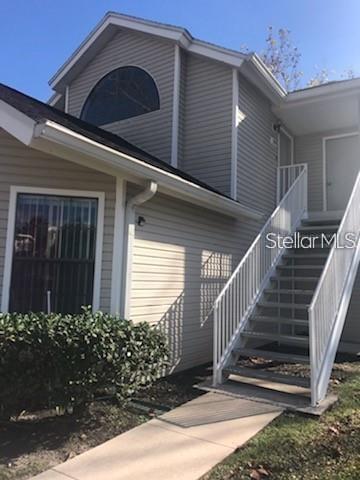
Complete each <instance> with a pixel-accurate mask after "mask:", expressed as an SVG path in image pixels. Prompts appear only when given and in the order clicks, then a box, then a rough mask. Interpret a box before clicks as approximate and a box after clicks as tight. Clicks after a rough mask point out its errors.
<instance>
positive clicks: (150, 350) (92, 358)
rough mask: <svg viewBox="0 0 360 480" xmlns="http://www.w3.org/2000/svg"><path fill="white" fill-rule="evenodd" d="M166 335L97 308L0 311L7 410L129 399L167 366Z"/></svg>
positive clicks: (1, 398)
mask: <svg viewBox="0 0 360 480" xmlns="http://www.w3.org/2000/svg"><path fill="white" fill-rule="evenodd" d="M167 353H168V351H167V346H166V341H165V338H164V337H163V335H162V334H161V333H160V332H158V331H157V330H155V329H154V328H153V327H151V326H150V325H149V324H147V323H137V324H134V323H133V322H131V321H128V320H123V319H120V318H117V317H114V316H111V315H108V314H105V313H102V312H97V313H92V312H91V309H90V308H89V307H87V308H84V309H83V311H82V313H81V314H76V315H61V314H55V313H54V314H49V315H47V314H44V313H37V314H35V313H29V314H23V315H20V314H0V413H1V414H2V416H6V417H8V416H9V415H14V414H18V413H19V412H21V411H22V410H27V411H31V410H33V409H37V408H44V407H56V406H61V407H63V408H68V407H69V406H72V407H73V406H76V405H79V404H83V403H84V402H86V401H89V400H92V399H93V398H94V396H95V395H96V394H97V393H98V392H104V391H106V392H109V391H111V392H113V393H115V394H116V395H117V397H118V398H119V399H126V398H128V397H130V396H131V395H132V394H133V393H134V392H136V391H137V390H139V389H140V388H142V387H144V386H146V385H149V384H151V383H152V382H153V381H154V380H155V379H157V378H158V377H159V375H160V374H161V373H162V371H163V370H164V368H165V366H166V360H167Z"/></svg>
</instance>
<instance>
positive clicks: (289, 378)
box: [223, 365, 310, 388]
mask: <svg viewBox="0 0 360 480" xmlns="http://www.w3.org/2000/svg"><path fill="white" fill-rule="evenodd" d="M223 371H224V373H226V374H229V375H238V376H239V377H249V378H258V379H260V380H267V381H269V382H274V383H284V384H285V385H297V386H298V387H304V388H309V387H310V379H309V378H304V377H296V376H294V375H284V374H281V373H277V372H271V371H269V370H261V369H259V368H245V367H240V366H239V365H231V366H229V367H226V368H224V370H223Z"/></svg>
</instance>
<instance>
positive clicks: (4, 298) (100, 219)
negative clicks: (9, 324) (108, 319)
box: [1, 185, 105, 313]
mask: <svg viewBox="0 0 360 480" xmlns="http://www.w3.org/2000/svg"><path fill="white" fill-rule="evenodd" d="M18 193H31V194H35V195H36V194H37V195H58V196H65V197H88V198H96V199H97V200H98V211H97V224H96V249H95V265H94V286H93V304H92V308H93V311H96V310H99V308H100V286H101V265H102V250H103V237H104V235H103V234H104V205H105V193H104V192H93V191H88V190H66V189H61V188H39V187H26V186H18V185H11V187H10V197H9V208H8V221H7V230H6V245H5V265H4V273H3V286H2V295H1V311H2V312H3V313H7V312H8V310H9V298H10V283H11V270H12V261H13V252H14V248H13V247H14V236H15V215H16V201H17V196H18Z"/></svg>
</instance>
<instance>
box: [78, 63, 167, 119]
mask: <svg viewBox="0 0 360 480" xmlns="http://www.w3.org/2000/svg"><path fill="white" fill-rule="evenodd" d="M159 108H160V99H159V92H158V89H157V87H156V85H155V82H154V80H153V79H152V78H151V76H150V75H149V74H148V73H147V72H145V71H144V70H142V69H141V68H138V67H120V68H117V69H116V70H113V71H112V72H110V73H108V74H107V75H105V77H103V78H102V79H101V80H100V81H99V82H98V83H97V84H96V85H95V87H94V88H93V89H92V91H91V92H90V94H89V96H88V98H87V99H86V102H85V104H84V107H83V109H82V112H81V116H80V118H81V119H82V120H85V121H87V122H89V123H92V124H93V125H105V124H107V123H112V122H117V121H118V120H124V119H125V118H131V117H136V116H138V115H143V114H144V113H149V112H153V111H154V110H159Z"/></svg>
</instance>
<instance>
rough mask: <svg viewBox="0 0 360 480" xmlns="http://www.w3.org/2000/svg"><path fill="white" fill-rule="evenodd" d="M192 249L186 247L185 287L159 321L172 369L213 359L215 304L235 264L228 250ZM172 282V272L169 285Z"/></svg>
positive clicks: (170, 368)
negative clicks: (166, 342) (167, 346)
mask: <svg viewBox="0 0 360 480" xmlns="http://www.w3.org/2000/svg"><path fill="white" fill-rule="evenodd" d="M188 252H189V248H185V252H184V278H183V283H184V288H183V290H182V291H181V293H180V295H178V297H177V298H176V300H175V301H174V302H173V303H172V305H171V306H170V307H169V308H168V310H167V311H166V312H165V313H164V314H163V315H162V317H161V319H160V320H159V323H158V328H159V329H160V330H161V331H162V332H164V333H165V335H166V337H167V339H168V343H169V347H170V359H169V363H170V366H169V373H172V372H174V371H176V370H179V369H184V368H188V367H191V366H194V365H196V364H201V363H205V362H208V361H210V360H211V359H212V332H213V315H212V312H213V306H214V302H215V300H216V298H217V296H218V295H219V293H220V292H221V289H222V288H223V286H224V284H225V282H226V281H227V279H228V277H229V275H230V274H231V271H232V266H233V262H232V255H231V254H228V253H225V252H212V251H209V250H202V249H200V248H192V249H191V254H188ZM171 282H172V275H169V287H170V286H171ZM162 293H163V292H160V291H159V292H158V295H159V296H161V295H162Z"/></svg>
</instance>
